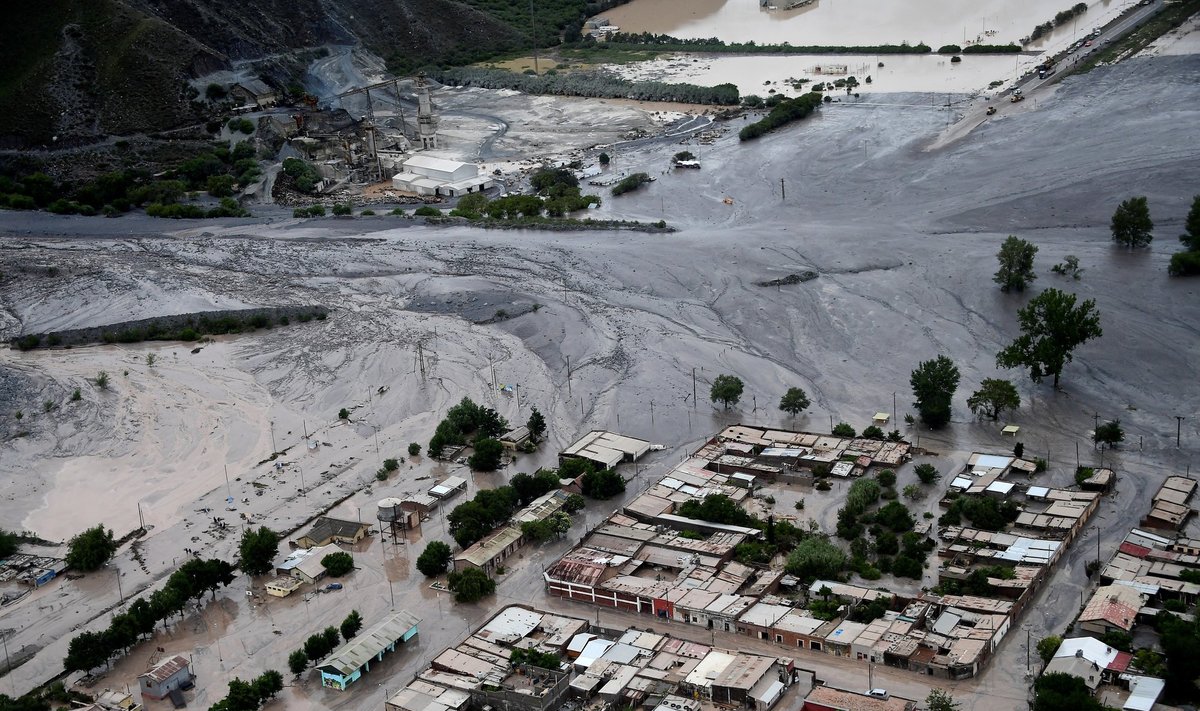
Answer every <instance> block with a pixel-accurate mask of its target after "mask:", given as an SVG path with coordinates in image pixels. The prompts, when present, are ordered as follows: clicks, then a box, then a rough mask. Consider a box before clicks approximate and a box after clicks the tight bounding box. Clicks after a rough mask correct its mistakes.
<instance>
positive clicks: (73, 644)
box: [63, 632, 113, 672]
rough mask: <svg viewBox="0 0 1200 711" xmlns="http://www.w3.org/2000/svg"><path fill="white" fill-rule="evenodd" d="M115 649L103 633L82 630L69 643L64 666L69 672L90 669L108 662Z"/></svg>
mask: <svg viewBox="0 0 1200 711" xmlns="http://www.w3.org/2000/svg"><path fill="white" fill-rule="evenodd" d="M112 653H113V650H112V648H111V647H109V646H108V643H107V641H106V640H105V639H104V635H103V633H100V632H80V633H79V634H77V635H75V637H73V638H71V641H70V643H69V644H67V656H66V658H65V659H63V667H64V668H65V669H66V670H67V671H68V672H73V671H88V670H89V669H95V668H96V667H98V666H100V665H101V664H104V663H106V662H108V658H109V657H111V656H112Z"/></svg>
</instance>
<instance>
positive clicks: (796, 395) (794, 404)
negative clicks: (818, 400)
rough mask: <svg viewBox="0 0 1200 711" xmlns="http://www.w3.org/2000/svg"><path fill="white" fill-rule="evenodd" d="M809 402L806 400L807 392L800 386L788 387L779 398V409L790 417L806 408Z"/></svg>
mask: <svg viewBox="0 0 1200 711" xmlns="http://www.w3.org/2000/svg"><path fill="white" fill-rule="evenodd" d="M811 404H812V403H810V402H809V400H808V393H806V392H804V391H803V390H801V389H800V388H788V390H787V392H786V393H784V394H783V397H781V398H779V409H780V410H783V411H784V412H786V413H787V414H789V415H791V416H792V417H795V416H796V415H799V414H800V413H801V412H804V411H805V410H807V409H808V406H809V405H811Z"/></svg>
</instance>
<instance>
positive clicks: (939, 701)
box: [925, 689, 962, 711]
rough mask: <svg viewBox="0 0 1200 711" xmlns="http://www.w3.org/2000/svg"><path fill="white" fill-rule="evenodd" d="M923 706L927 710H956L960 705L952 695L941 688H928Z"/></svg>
mask: <svg viewBox="0 0 1200 711" xmlns="http://www.w3.org/2000/svg"><path fill="white" fill-rule="evenodd" d="M925 708H927V709H928V710H929V711H958V709H960V708H962V705H961V704H959V703H958V702H957V701H955V700H954V697H953V696H951V695H950V694H948V693H947V692H945V691H942V690H941V689H930V690H929V695H928V696H926V697H925Z"/></svg>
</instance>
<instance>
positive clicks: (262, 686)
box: [253, 669, 283, 708]
mask: <svg viewBox="0 0 1200 711" xmlns="http://www.w3.org/2000/svg"><path fill="white" fill-rule="evenodd" d="M253 684H254V693H255V694H257V695H258V703H259V704H260V705H261V704H263V703H266V702H267V701H269V700H270V699H273V698H275V695H276V694H278V693H279V692H281V691H283V675H282V674H280V673H279V672H277V671H275V670H274V669H268V670H266V671H265V672H263V673H262V674H259V675H258V678H256V679H255V680H254V682H253ZM255 708H258V707H257V706H256V707H255Z"/></svg>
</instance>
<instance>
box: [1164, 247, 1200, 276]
mask: <svg viewBox="0 0 1200 711" xmlns="http://www.w3.org/2000/svg"><path fill="white" fill-rule="evenodd" d="M1167 274H1170V275H1171V276H1195V275H1197V274H1200V252H1193V251H1188V252H1176V253H1175V254H1172V255H1171V263H1170V265H1168V266H1167Z"/></svg>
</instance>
